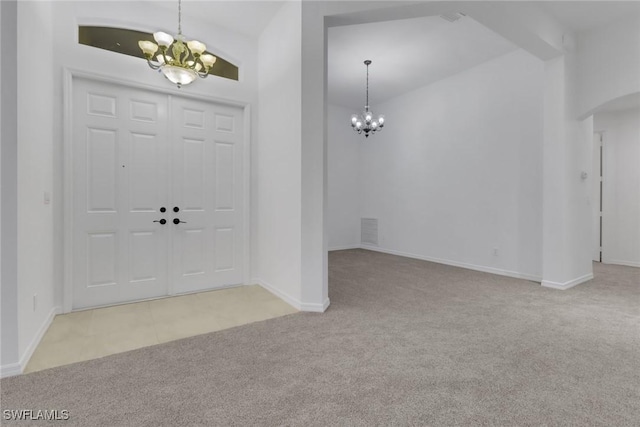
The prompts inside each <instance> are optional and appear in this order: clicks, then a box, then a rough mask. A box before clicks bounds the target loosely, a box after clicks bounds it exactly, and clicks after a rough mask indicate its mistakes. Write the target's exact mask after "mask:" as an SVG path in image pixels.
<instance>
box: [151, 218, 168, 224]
mask: <svg viewBox="0 0 640 427" xmlns="http://www.w3.org/2000/svg"><path fill="white" fill-rule="evenodd" d="M153 222H159V223H160V224H162V225H165V224H166V223H167V220H166V219H164V218H162V219H160V220H158V219H156V220H155V221H153Z"/></svg>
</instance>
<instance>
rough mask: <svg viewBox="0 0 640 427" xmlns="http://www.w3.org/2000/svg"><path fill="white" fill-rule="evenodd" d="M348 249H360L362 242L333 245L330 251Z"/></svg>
mask: <svg viewBox="0 0 640 427" xmlns="http://www.w3.org/2000/svg"><path fill="white" fill-rule="evenodd" d="M347 249H360V244H355V245H338V246H332V247H330V248H329V252H331V251H344V250H347Z"/></svg>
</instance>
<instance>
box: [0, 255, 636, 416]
mask: <svg viewBox="0 0 640 427" xmlns="http://www.w3.org/2000/svg"><path fill="white" fill-rule="evenodd" d="M595 275H596V279H594V280H593V281H591V282H589V283H586V284H582V285H579V286H577V287H575V288H573V289H570V290H567V291H557V290H551V289H545V288H542V287H541V286H540V285H539V284H536V283H532V282H528V281H524V280H516V279H510V278H506V277H500V276H495V275H491V274H485V273H479V272H475V271H470V270H464V269H459V268H455V267H449V266H445V265H439V264H433V263H428V262H424V261H418V260H412V259H407V258H401V257H396V256H391V255H385V254H380V253H375V252H369V251H363V250H349V251H341V252H333V253H331V254H330V290H329V291H330V298H331V307H330V308H329V310H328V311H327V312H326V313H325V314H322V315H320V314H310V313H298V314H293V315H289V316H285V317H281V318H277V319H273V320H267V321H265V322H260V323H254V324H251V325H247V326H242V327H238V328H233V329H228V330H225V331H221V332H215V333H211V334H208V335H201V336H197V337H192V338H187V339H184V340H180V341H175V342H171V343H168V344H162V345H158V346H154V347H149V348H144V349H140V350H135V351H131V352H128V353H124V354H118V355H114V356H109V357H105V358H103V359H98V360H92V361H88V362H82V363H78V364H74V365H69V366H65V367H60V368H54V369H50V370H46V371H42V372H36V373H33V374H29V375H23V376H20V377H14V378H9V379H5V380H2V382H1V387H2V390H1V393H2V394H1V396H2V403H1V407H2V409H3V410H4V409H36V410H37V409H58V410H62V409H66V410H68V411H69V414H70V420H69V421H66V422H60V424H62V425H73V426H83V427H89V426H183V425H202V426H213V425H224V426H227V425H243V426H244V425H269V426H271V425H274V426H275V425H295V426H303V425H304V426H307V425H340V426H347V425H348V426H351V425H362V426H370V425H432V426H439V425H508V426H516V425H563V426H566V425H573V426H590V425H601V426H638V425H640V269H634V268H627V267H619V266H606V265H600V264H596V265H595ZM4 423H5V422H4V421H3V425H5V424H4ZM15 424H17V425H28V423H24V422H22V423H20V422H18V423H15ZM31 424H35V425H45V424H48V423H46V422H37V423H31ZM7 425H9V424H7Z"/></svg>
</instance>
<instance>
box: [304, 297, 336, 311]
mask: <svg viewBox="0 0 640 427" xmlns="http://www.w3.org/2000/svg"><path fill="white" fill-rule="evenodd" d="M329 304H330V302H329V298H327V299H326V300H324V302H323V303H322V304H312V303H306V302H303V303H302V304H301V307H302V311H310V312H314V313H324V312H325V311H327V308H329Z"/></svg>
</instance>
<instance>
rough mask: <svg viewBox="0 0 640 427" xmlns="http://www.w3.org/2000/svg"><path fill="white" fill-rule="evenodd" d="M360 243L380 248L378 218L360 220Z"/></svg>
mask: <svg viewBox="0 0 640 427" xmlns="http://www.w3.org/2000/svg"><path fill="white" fill-rule="evenodd" d="M360 243H362V244H363V245H374V246H378V219H377V218H360Z"/></svg>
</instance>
